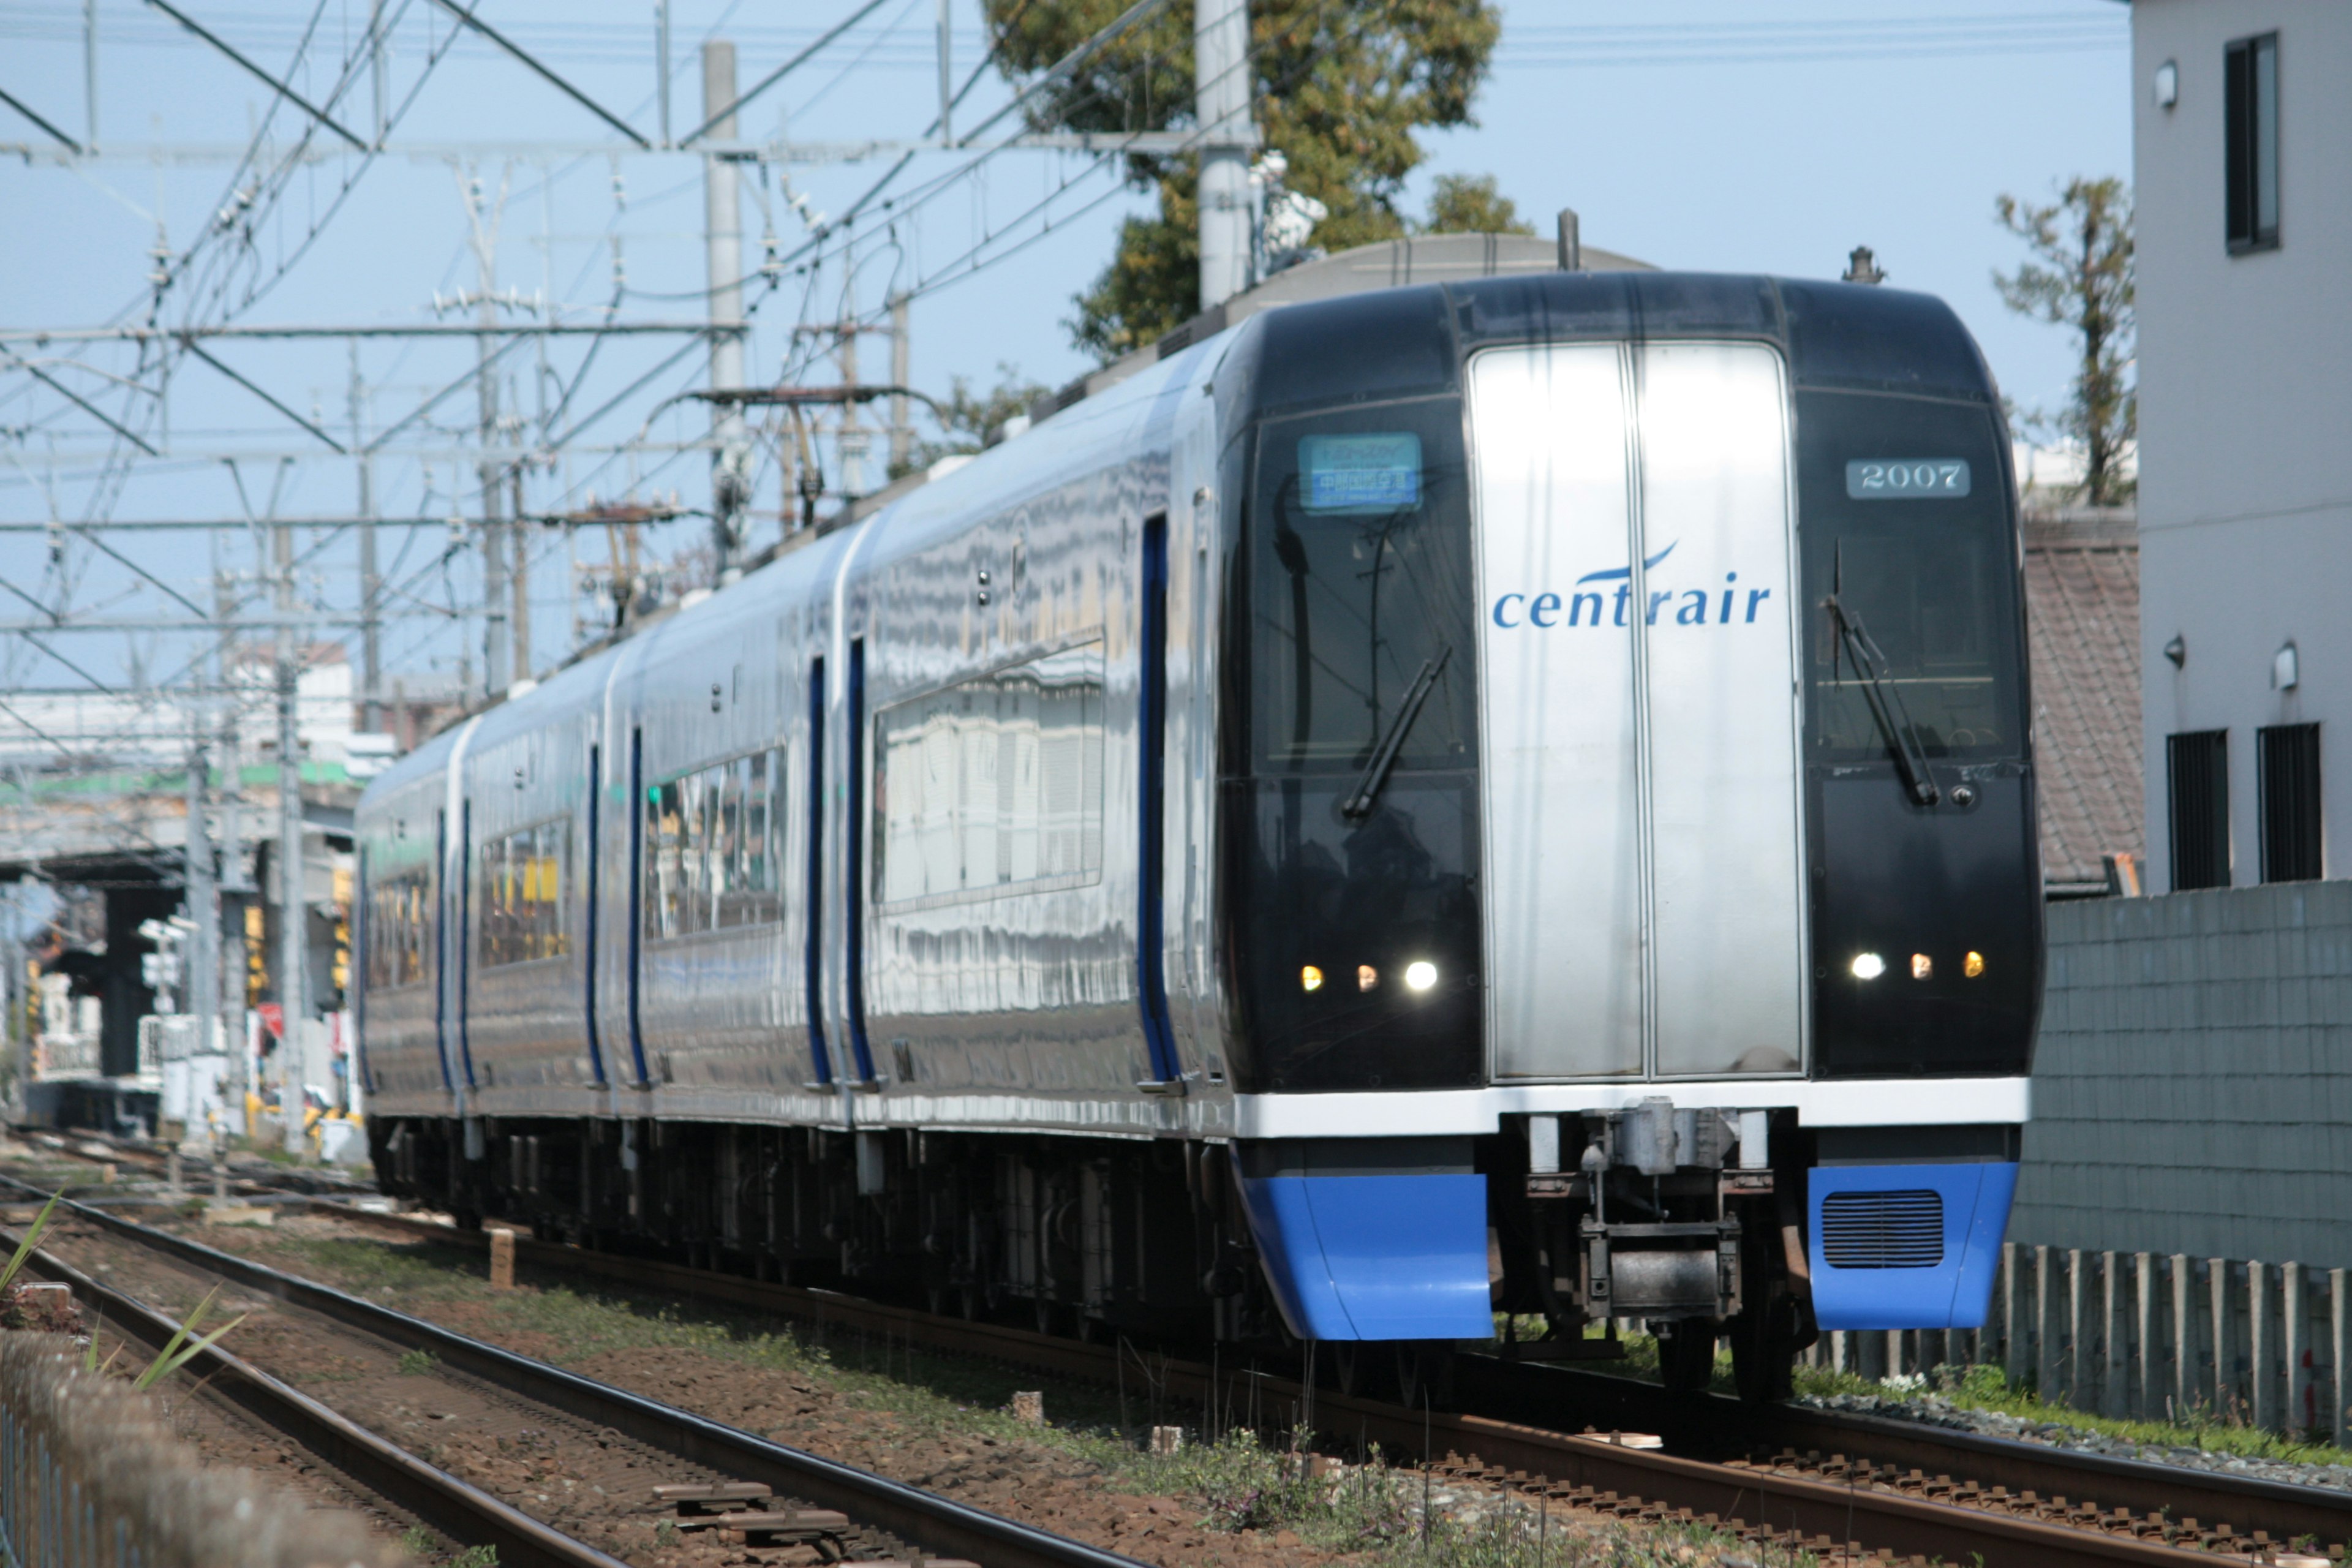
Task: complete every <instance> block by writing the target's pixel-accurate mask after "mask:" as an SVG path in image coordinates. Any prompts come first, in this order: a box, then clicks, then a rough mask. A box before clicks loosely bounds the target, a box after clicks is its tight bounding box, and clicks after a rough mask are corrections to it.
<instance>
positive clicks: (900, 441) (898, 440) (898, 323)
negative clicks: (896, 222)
mask: <svg viewBox="0 0 2352 1568" xmlns="http://www.w3.org/2000/svg"><path fill="white" fill-rule="evenodd" d="M946 17H947V6H946V0H941V3H940V26H946V25H947V23H946ZM907 326H908V306H907V297H906V296H905V295H904V294H894V295H892V296H891V298H890V384H891V385H893V386H905V385H907V384H908V380H907V378H908V374H910V361H911V358H912V351H911V350H910V349H909V347H908V342H907ZM907 413H908V410H907V395H906V394H905V393H903V392H898V393H893V394H891V395H890V471H891V472H892V473H894V474H896V473H900V472H903V471H904V470H905V468H906V467H907V465H908V463H910V462H912V461H913V460H914V457H915V427H914V426H912V425H910V424H908V421H907Z"/></svg>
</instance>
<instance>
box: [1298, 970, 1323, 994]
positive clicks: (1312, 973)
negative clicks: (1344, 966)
mask: <svg viewBox="0 0 2352 1568" xmlns="http://www.w3.org/2000/svg"><path fill="white" fill-rule="evenodd" d="M1298 988H1299V989H1300V990H1301V991H1320V990H1322V989H1323V972H1322V971H1321V970H1319V969H1318V968H1316V967H1315V966H1314V965H1313V964H1311V963H1310V964H1308V965H1307V967H1306V968H1304V969H1302V970H1300V971H1299V972H1298Z"/></svg>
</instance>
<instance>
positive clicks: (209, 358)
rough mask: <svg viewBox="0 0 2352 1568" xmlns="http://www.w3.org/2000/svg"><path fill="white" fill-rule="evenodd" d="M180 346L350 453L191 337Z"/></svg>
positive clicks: (263, 400) (318, 435) (279, 410)
mask: <svg viewBox="0 0 2352 1568" xmlns="http://www.w3.org/2000/svg"><path fill="white" fill-rule="evenodd" d="M180 346H181V347H182V348H184V349H185V350H187V351H188V352H189V353H192V354H194V355H195V356H196V357H197V358H198V359H200V360H202V361H204V362H205V363H206V364H208V365H210V366H212V367H213V368H214V369H215V370H216V371H218V372H220V373H221V374H223V375H225V376H226V377H228V378H229V379H230V380H231V381H233V382H235V383H236V384H238V385H239V386H241V387H243V388H245V389H246V391H247V392H249V393H251V394H253V395H254V396H256V397H258V398H259V399H261V401H262V402H264V403H267V404H268V405H269V406H270V407H272V408H275V409H276V410H278V413H280V414H283V415H284V416H286V417H287V418H289V419H291V420H292V421H294V423H295V424H297V425H299V426H302V428H303V429H305V430H308V431H309V432H310V434H311V435H313V436H316V437H318V438H319V439H320V440H321V441H324V442H325V443H326V444H327V445H328V446H330V447H333V448H334V449H335V450H336V451H337V452H340V453H341V454H342V455H344V456H345V457H349V456H350V455H351V448H350V447H346V446H344V445H343V444H342V443H341V441H338V440H336V439H335V438H334V437H332V436H330V435H328V434H327V433H326V432H325V431H324V430H321V429H320V428H319V426H316V425H314V424H312V423H311V422H310V420H308V419H305V418H303V417H302V416H300V415H299V414H297V413H295V412H294V410H292V409H291V408H289V407H287V406H286V405H284V404H283V403H280V402H279V401H278V399H277V398H275V397H273V396H271V395H269V394H268V392H266V391H264V390H262V388H261V387H259V386H257V385H256V384H254V383H253V382H252V381H251V380H250V379H248V378H247V377H246V376H245V375H243V374H240V373H238V372H236V371H235V370H232V369H230V368H229V367H228V366H227V365H226V364H223V363H221V362H220V361H219V360H218V359H216V358H215V357H214V356H213V355H211V354H209V353H205V351H204V350H203V349H200V348H198V347H197V346H196V344H195V342H194V340H193V339H189V338H183V339H181V340H180Z"/></svg>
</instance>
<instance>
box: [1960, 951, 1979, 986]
mask: <svg viewBox="0 0 2352 1568" xmlns="http://www.w3.org/2000/svg"><path fill="white" fill-rule="evenodd" d="M1960 973H1963V974H1965V975H1967V976H1968V977H1969V979H1971V980H1974V979H1975V978H1976V977H1977V976H1978V975H1979V974H1982V973H1984V954H1983V953H1981V952H1972V953H1970V954H1969V955H1968V957H1967V958H1965V959H1963V960H1961V961H1960Z"/></svg>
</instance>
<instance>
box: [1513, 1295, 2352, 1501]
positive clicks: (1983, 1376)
mask: <svg viewBox="0 0 2352 1568" xmlns="http://www.w3.org/2000/svg"><path fill="white" fill-rule="evenodd" d="M1519 1331H1520V1333H1521V1334H1522V1335H1523V1336H1524V1337H1528V1338H1533V1337H1534V1336H1535V1335H1536V1334H1537V1333H1540V1332H1541V1331H1542V1323H1541V1322H1540V1321H1530V1320H1528V1319H1521V1320H1520V1321H1519ZM1624 1345H1625V1357H1624V1359H1623V1360H1622V1361H1615V1362H1597V1363H1593V1365H1594V1366H1595V1368H1596V1369H1597V1370H1601V1371H1606V1372H1609V1373H1614V1374H1615V1375H1617V1376H1620V1377H1631V1378H1638V1379H1639V1380H1641V1381H1642V1382H1643V1383H1655V1382H1657V1381H1658V1342H1657V1341H1656V1340H1654V1338H1652V1337H1651V1336H1650V1335H1648V1334H1629V1335H1627V1336H1626V1337H1625V1340H1624ZM1796 1386H1797V1393H1798V1394H1801V1395H1812V1396H1815V1397H1821V1398H1828V1397H1831V1396H1833V1395H1837V1394H1847V1395H1858V1396H1864V1397H1873V1398H1879V1399H1921V1398H1930V1399H1934V1400H1937V1401H1938V1402H1940V1403H1942V1404H1944V1405H1949V1406H1951V1407H1952V1408H1954V1409H1958V1410H1984V1411H1991V1412H1995V1413H1997V1414H2000V1415H2012V1416H2015V1417H2017V1418H2018V1419H2020V1420H2021V1421H2031V1422H2034V1423H2036V1424H2039V1425H2046V1426H2064V1427H2069V1428H2071V1429H2073V1430H2074V1431H2076V1432H2082V1433H2088V1434H2095V1435H2096V1436H2102V1437H2112V1438H2116V1439H2117V1440H2119V1441H2122V1442H2126V1443H2137V1444H2139V1445H2141V1446H2142V1447H2150V1448H2194V1449H2199V1450H2201V1451H2203V1452H2205V1453H2209V1454H2221V1455H2228V1456H2231V1457H2233V1458H2248V1459H2279V1460H2284V1461H2287V1462H2290V1463H2294V1464H2305V1465H2352V1450H2347V1449H2343V1448H2338V1447H2336V1446H2335V1445H2334V1444H2333V1443H2331V1442H2329V1441H2327V1439H2326V1436H2323V1435H2322V1434H2320V1433H2317V1432H2313V1433H2308V1434H2305V1435H2303V1436H2293V1437H2290V1436H2281V1435H2280V1434H2278V1433H2276V1432H2268V1431H2264V1430H2263V1429H2262V1428H2260V1427H2258V1426H2249V1425H2248V1424H2247V1423H2246V1422H2245V1420H2244V1419H2243V1418H2242V1416H2241V1415H2237V1414H2236V1413H2231V1412H2215V1411H2212V1410H2209V1409H2206V1408H2204V1407H2203V1406H2200V1407H2199V1408H2197V1409H2196V1410H2193V1411H2191V1412H2190V1413H2189V1417H2188V1419H2186V1420H2181V1421H2143V1420H2137V1419H2133V1418H2126V1417H2118V1416H2112V1415H2095V1414H2094V1413H2092V1412H2090V1411H2087V1410H2077V1409H2075V1408H2074V1406H2073V1405H2066V1404H2063V1403H2061V1402H2059V1401H2056V1400H2045V1399H2043V1398H2042V1396H2041V1395H2040V1394H2037V1393H2036V1392H2035V1391H2034V1389H2033V1387H2032V1383H2031V1382H2030V1381H2029V1382H2026V1383H2022V1384H2019V1383H2011V1381H2010V1380H2009V1378H2008V1376H2007V1375H2006V1374H2005V1373H2003V1372H2002V1371H2001V1369H2000V1367H1997V1366H1965V1367H1963V1366H1949V1367H1938V1368H1937V1370H1936V1373H1935V1375H1934V1376H1933V1377H1932V1378H1929V1377H1923V1376H1920V1375H1918V1374H1916V1373H1914V1374H1907V1375H1906V1376H1903V1377H1899V1378H1893V1379H1888V1380H1885V1381H1880V1380H1877V1379H1874V1378H1867V1377H1864V1376H1861V1375H1860V1374H1858V1373H1851V1372H1832V1371H1831V1370H1830V1369H1829V1368H1827V1367H1817V1366H1806V1365H1804V1364H1802V1363H1800V1364H1799V1365H1798V1367H1797V1375H1796ZM1712 1387H1713V1388H1714V1391H1715V1392H1716V1393H1717V1394H1736V1393H1737V1392H1738V1390H1737V1388H1736V1386H1735V1385H1734V1384H1733V1383H1732V1380H1731V1352H1730V1351H1729V1350H1728V1349H1727V1348H1718V1349H1717V1352H1716V1358H1715V1378H1714V1382H1713V1384H1712Z"/></svg>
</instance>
